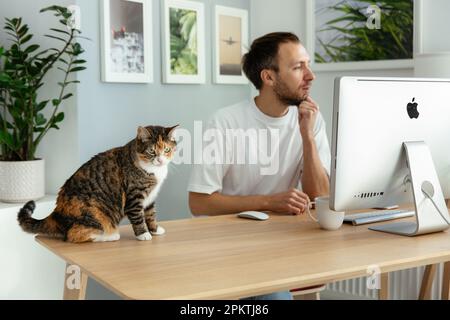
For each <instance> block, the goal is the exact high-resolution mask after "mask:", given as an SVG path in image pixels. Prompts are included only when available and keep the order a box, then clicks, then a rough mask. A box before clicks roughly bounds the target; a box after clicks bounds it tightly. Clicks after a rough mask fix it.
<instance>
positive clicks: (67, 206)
mask: <svg viewBox="0 0 450 320" xmlns="http://www.w3.org/2000/svg"><path fill="white" fill-rule="evenodd" d="M176 127H177V126H175V127H171V128H164V127H160V126H148V127H145V128H144V127H139V128H138V132H137V137H136V138H135V139H133V140H131V141H130V142H129V143H128V144H126V145H125V146H123V147H119V148H114V149H111V150H108V151H106V152H103V153H100V154H98V155H96V156H94V157H93V158H92V159H91V160H89V161H88V162H86V163H85V164H84V165H82V166H81V167H80V168H79V169H78V170H77V171H76V172H75V173H74V174H73V175H72V176H71V177H70V178H69V179H68V180H67V181H66V182H65V183H64V185H63V187H62V188H61V189H60V191H59V194H58V198H57V201H56V208H55V209H54V211H53V212H52V213H51V214H50V215H49V216H48V217H47V218H45V219H43V220H36V219H34V218H32V217H31V214H32V213H33V211H34V209H35V203H34V201H29V202H27V203H26V204H25V206H24V207H23V208H22V209H21V210H20V211H19V213H18V221H19V224H20V226H21V227H22V229H23V230H24V231H26V232H30V233H37V234H41V235H47V236H51V237H57V238H62V239H64V240H65V241H69V242H75V243H79V242H87V241H94V242H98V241H115V240H119V239H120V234H119V229H118V226H119V223H120V221H121V220H122V218H124V217H125V216H127V217H128V219H129V220H130V222H131V225H132V227H133V230H134V234H135V235H136V238H137V239H138V240H150V239H151V238H152V234H153V235H161V234H164V233H165V230H164V229H163V228H162V227H161V226H158V225H157V223H156V213H155V198H156V196H157V194H158V192H159V190H160V187H161V185H162V183H163V181H164V179H165V178H166V176H167V171H168V164H169V162H170V161H171V160H172V159H173V156H174V152H175V150H176V142H175V139H174V130H175V128H176Z"/></svg>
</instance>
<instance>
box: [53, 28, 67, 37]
mask: <svg viewBox="0 0 450 320" xmlns="http://www.w3.org/2000/svg"><path fill="white" fill-rule="evenodd" d="M50 30H52V31H55V32H59V33H64V34H67V35H68V36H70V33H69V32H67V31H65V30H61V29H55V28H50Z"/></svg>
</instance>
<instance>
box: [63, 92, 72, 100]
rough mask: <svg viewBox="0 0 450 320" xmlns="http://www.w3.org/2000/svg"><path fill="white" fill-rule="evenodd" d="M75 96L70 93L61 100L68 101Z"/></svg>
mask: <svg viewBox="0 0 450 320" xmlns="http://www.w3.org/2000/svg"><path fill="white" fill-rule="evenodd" d="M72 96H73V94H72V93H68V94H66V95H65V96H64V97H62V99H61V100H66V99H69V98H70V97H72Z"/></svg>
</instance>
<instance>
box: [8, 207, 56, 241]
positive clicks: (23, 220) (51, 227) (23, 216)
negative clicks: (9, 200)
mask: <svg viewBox="0 0 450 320" xmlns="http://www.w3.org/2000/svg"><path fill="white" fill-rule="evenodd" d="M35 208H36V204H35V202H34V201H28V202H27V203H26V204H25V205H24V206H23V207H22V209H20V211H19V213H18V215H17V220H18V221H19V225H20V226H21V227H22V230H23V231H25V232H28V233H39V234H43V235H49V236H53V237H59V236H62V233H61V231H60V230H59V229H58V227H57V224H56V221H54V220H53V217H52V216H51V215H50V216H48V217H47V218H45V219H43V220H37V219H34V218H32V217H31V215H32V214H33V211H34V209H35Z"/></svg>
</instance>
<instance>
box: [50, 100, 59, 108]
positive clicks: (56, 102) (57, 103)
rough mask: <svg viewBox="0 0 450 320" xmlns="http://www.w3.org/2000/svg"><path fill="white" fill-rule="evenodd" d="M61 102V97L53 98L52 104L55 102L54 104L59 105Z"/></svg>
mask: <svg viewBox="0 0 450 320" xmlns="http://www.w3.org/2000/svg"><path fill="white" fill-rule="evenodd" d="M60 103H61V101H60V100H59V99H53V100H52V104H53V106H55V107H56V106H59V104H60Z"/></svg>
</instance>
